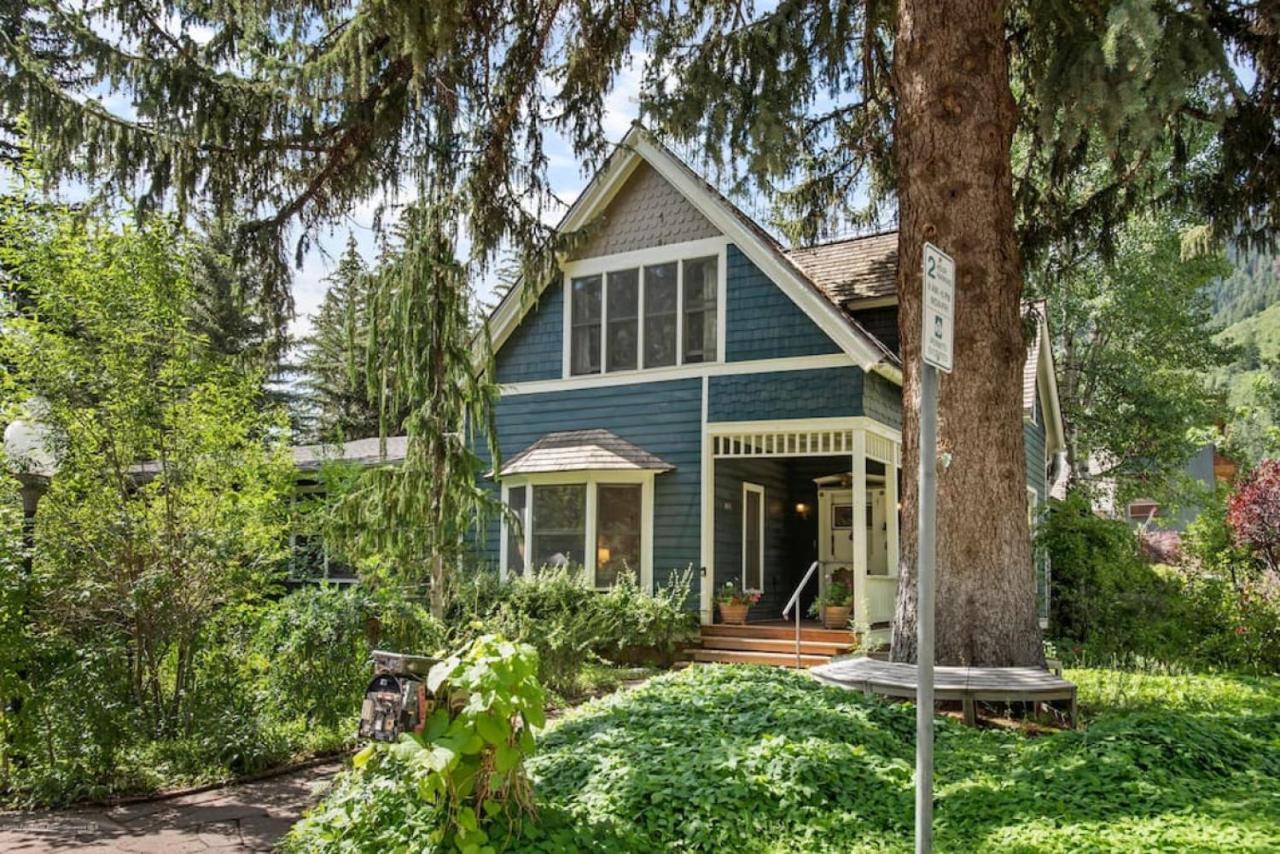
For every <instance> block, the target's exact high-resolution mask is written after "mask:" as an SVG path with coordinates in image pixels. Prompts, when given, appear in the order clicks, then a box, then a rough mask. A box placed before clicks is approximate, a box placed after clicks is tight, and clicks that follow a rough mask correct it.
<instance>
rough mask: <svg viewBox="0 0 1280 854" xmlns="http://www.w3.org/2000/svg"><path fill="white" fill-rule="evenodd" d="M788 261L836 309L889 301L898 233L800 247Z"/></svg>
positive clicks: (894, 278)
mask: <svg viewBox="0 0 1280 854" xmlns="http://www.w3.org/2000/svg"><path fill="white" fill-rule="evenodd" d="M787 257H788V258H790V259H791V260H792V261H793V262H794V263H795V264H796V266H798V267H799V268H800V269H801V270H804V272H805V274H806V275H808V277H809V278H810V279H812V280H813V282H814V284H816V285H817V286H818V287H819V288H821V289H822V292H823V293H824V294H826V295H827V297H828V298H829V299H830V300H831V301H832V302H834V303H836V304H837V305H843V304H845V303H846V302H849V301H850V300H858V299H876V298H879V297H887V296H889V297H891V296H894V295H895V294H896V293H897V290H898V284H897V276H898V232H896V231H887V232H884V233H883V234H871V235H867V236H865V237H851V238H848V239H845V240H834V241H832V242H830V243H819V244H816V245H814V246H801V247H798V248H796V249H792V250H789V251H788V252H787Z"/></svg>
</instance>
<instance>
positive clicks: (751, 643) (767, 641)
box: [702, 635, 853, 658]
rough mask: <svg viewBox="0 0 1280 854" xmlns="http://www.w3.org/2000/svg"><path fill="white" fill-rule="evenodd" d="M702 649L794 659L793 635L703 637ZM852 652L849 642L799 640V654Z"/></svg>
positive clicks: (828, 654) (831, 654)
mask: <svg viewBox="0 0 1280 854" xmlns="http://www.w3.org/2000/svg"><path fill="white" fill-rule="evenodd" d="M702 648H703V649H728V650H744V651H747V652H781V653H787V654H790V655H791V656H792V657H793V658H794V657H795V653H796V640H795V636H794V635H793V636H792V637H789V638H755V637H752V638H743V637H737V636H736V635H719V636H717V635H711V636H708V637H703V639H702ZM852 650H853V643H852V641H849V640H846V641H845V642H844V643H827V642H823V641H811V640H804V639H803V638H801V640H800V652H801V653H802V654H808V655H825V656H827V657H830V656H833V655H841V654H843V653H846V652H851V651H852Z"/></svg>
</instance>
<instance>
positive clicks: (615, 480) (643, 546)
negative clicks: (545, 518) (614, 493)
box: [498, 470, 657, 592]
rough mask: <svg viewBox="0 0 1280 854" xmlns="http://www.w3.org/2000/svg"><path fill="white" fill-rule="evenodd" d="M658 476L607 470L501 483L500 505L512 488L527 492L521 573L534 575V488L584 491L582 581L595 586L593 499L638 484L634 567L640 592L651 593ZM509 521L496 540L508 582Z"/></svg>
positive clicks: (501, 574) (500, 565)
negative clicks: (616, 486) (637, 543)
mask: <svg viewBox="0 0 1280 854" xmlns="http://www.w3.org/2000/svg"><path fill="white" fill-rule="evenodd" d="M656 475H657V472H656V471H608V470H591V471H566V472H545V473H537V474H524V475H511V476H510V477H505V478H503V479H502V503H503V505H504V506H505V505H507V504H508V503H509V501H510V492H511V488H512V487H518V486H524V487H527V488H529V491H528V493H526V495H525V509H524V518H523V519H522V520H521V526H522V527H523V529H524V530H523V531H522V535H523V537H524V540H525V550H524V573H525V575H528V574H529V573H530V572H532V571H533V568H534V567H533V548H532V537H533V531H532V527H533V526H532V521H533V487H535V486H582V485H585V486H586V487H587V495H586V502H587V506H586V520H585V531H584V537H585V539H584V542H583V556H584V558H585V560H584V566H583V581H584V583H586V584H588V585H594V582H595V577H596V549H595V543H596V529H597V526H596V496H597V488H598V487H599V486H601V485H605V486H611V485H614V484H640V566H639V567H636V568H635V569H636V571H637V573H638V575H639V578H638V579H637V580H638V582H639V584H640V587H641V589H643V590H645V591H646V592H649V591H652V590H653V481H654V477H655V476H656ZM509 527H510V520H509V519H507V518H506V516H503V518H502V526H501V535H500V537H499V547H498V574H499V577H500V578H501V579H502V580H503V581H506V580H507V558H508V553H507V541H508V539H509V537H508V529H509ZM595 589H597V590H607V589H609V588H607V587H597V588H595Z"/></svg>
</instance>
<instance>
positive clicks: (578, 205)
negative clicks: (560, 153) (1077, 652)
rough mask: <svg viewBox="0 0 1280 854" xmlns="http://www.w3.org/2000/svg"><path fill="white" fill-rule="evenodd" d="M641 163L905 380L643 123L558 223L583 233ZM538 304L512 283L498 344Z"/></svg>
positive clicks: (819, 315) (853, 347)
mask: <svg viewBox="0 0 1280 854" xmlns="http://www.w3.org/2000/svg"><path fill="white" fill-rule="evenodd" d="M641 162H645V163H648V164H649V165H650V166H651V167H652V168H653V169H654V170H655V171H656V172H658V174H659V175H661V176H662V177H663V178H664V179H665V180H666V181H667V182H668V183H670V184H671V185H672V186H673V187H675V188H676V189H677V190H678V191H679V192H680V193H682V194H683V195H684V197H685V198H686V199H688V201H689V203H690V204H692V205H693V206H694V207H695V208H696V209H697V210H698V212H699V213H701V214H702V215H703V216H704V217H706V218H707V220H709V221H710V222H711V223H712V224H713V225H714V226H715V227H716V228H718V229H719V230H720V232H721V233H722V234H724V235H725V237H727V238H728V239H729V241H730V242H732V243H733V244H734V245H735V246H737V248H738V250H739V251H741V252H742V253H743V254H744V255H746V256H747V257H748V258H749V259H750V260H751V262H752V263H753V264H755V265H756V266H757V267H759V268H760V269H761V270H762V271H763V272H764V273H765V274H766V275H768V276H769V278H770V279H772V280H773V282H774V283H775V284H776V285H777V286H778V287H779V288H781V289H782V291H783V292H784V293H786V294H787V295H788V296H789V297H791V299H792V300H793V301H794V302H795V304H796V305H797V306H799V308H800V309H801V310H802V311H804V312H805V314H807V315H808V316H809V318H810V319H811V320H813V322H814V323H815V324H816V325H817V326H818V328H820V329H821V330H822V331H823V332H825V333H826V334H827V335H828V336H829V337H830V338H831V339H832V340H833V341H835V342H836V344H837V345H838V346H839V347H840V348H841V350H843V351H844V352H845V353H846V354H848V355H849V356H850V357H851V358H852V359H853V360H854V361H855V362H856V363H857V364H858V365H859V366H861V367H862V369H863V370H866V371H877V372H879V373H881V374H884V375H885V376H887V377H889V378H890V379H892V380H893V381H895V382H899V383H900V382H901V381H902V372H901V369H900V367H899V362H898V357H897V355H896V354H895V353H893V352H892V351H891V350H890V349H889V348H888V347H886V346H885V345H884V344H883V343H882V342H881V341H879V340H878V339H877V338H876V337H875V336H873V335H871V334H870V333H869V332H867V331H866V330H865V329H863V328H862V326H861V325H859V324H858V322H857V321H856V320H854V319H853V318H852V317H851V316H849V314H848V313H846V312H845V311H844V310H843V309H842V308H841V307H840V306H839V305H838V304H837V303H834V302H832V300H831V299H830V298H829V297H828V296H827V294H826V293H825V292H824V291H823V290H822V288H821V287H819V286H818V284H817V283H815V282H814V281H813V280H812V279H811V278H810V277H809V276H808V275H807V274H806V273H805V272H804V271H803V270H802V269H801V268H800V267H799V266H798V265H797V264H796V263H795V262H794V261H792V260H791V259H789V258H788V257H787V254H786V252H785V251H784V250H783V248H782V246H781V245H780V244H779V243H778V242H777V241H776V240H774V239H773V237H771V236H770V235H769V233H768V232H766V231H765V230H764V229H763V228H761V227H760V226H759V225H758V224H757V223H755V222H754V221H753V220H752V219H751V218H750V217H749V216H747V215H746V214H745V213H743V211H742V210H741V209H739V208H738V207H737V206H736V205H734V204H733V203H732V202H730V201H729V200H728V199H726V198H725V197H724V196H723V195H722V194H721V193H720V192H719V191H718V190H716V189H715V188H714V187H712V186H711V185H710V184H709V183H708V182H707V181H706V180H705V179H704V178H702V177H701V176H700V175H698V174H697V173H696V172H694V171H693V170H692V169H690V168H689V166H688V165H687V164H685V163H684V161H682V160H681V159H680V158H679V157H677V156H676V155H675V154H673V153H672V152H671V151H670V150H669V149H668V148H667V147H666V146H664V145H662V144H661V143H660V142H658V140H657V139H656V138H654V136H653V135H652V134H651V133H650V132H649V131H648V130H646V129H645V128H644V127H642V126H641V125H640V124H638V123H637V124H633V125H632V127H631V130H630V131H628V132H627V135H626V136H625V137H623V139H622V141H621V142H620V143H618V146H617V148H616V149H615V150H614V152H613V154H612V155H610V157H609V160H608V161H607V162H606V163H605V165H604V167H603V168H602V169H601V170H600V171H599V172H598V173H597V174H596V175H595V177H593V178H592V179H591V182H590V183H589V184H588V185H587V187H586V189H585V190H583V191H582V193H581V194H580V195H579V196H578V198H577V200H575V201H574V203H573V205H572V206H571V207H570V208H569V210H568V212H566V213H565V215H564V218H563V219H561V221H560V224H559V226H557V228H558V229H559V230H560V231H576V230H577V229H579V228H582V227H583V226H585V225H587V224H588V223H590V222H591V221H592V220H593V219H594V218H595V217H596V216H597V215H598V214H599V213H601V212H602V211H603V210H604V209H605V207H606V206H607V205H608V204H609V202H610V200H612V198H613V197H614V195H615V194H616V193H617V192H618V190H619V189H620V188H621V187H622V185H623V184H624V183H626V180H627V178H628V177H630V175H631V173H632V172H633V171H634V170H635V168H636V166H638V165H639V164H640V163H641ZM532 302H533V300H532V299H531V298H530V297H529V295H528V294H524V293H522V288H520V287H516V288H512V289H511V290H510V291H509V292H508V293H507V295H506V296H505V297H504V298H503V299H502V301H501V302H500V303H499V304H498V307H497V308H496V309H495V310H494V312H493V314H492V315H491V317H490V319H489V332H490V337H491V339H492V342H493V347H494V349H497V348H498V347H500V346H502V343H503V341H505V340H506V338H507V336H508V335H510V334H511V332H512V331H513V330H514V329H515V327H516V326H517V325H518V324H519V322H520V319H521V317H522V316H523V314H524V311H525V310H527V309H528V308H529V306H530V305H531V304H532Z"/></svg>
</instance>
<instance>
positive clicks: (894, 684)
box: [809, 657, 1076, 729]
mask: <svg viewBox="0 0 1280 854" xmlns="http://www.w3.org/2000/svg"><path fill="white" fill-rule="evenodd" d="M809 672H810V673H812V674H813V676H814V677H815V678H817V679H819V680H821V681H822V682H825V683H827V684H828V685H835V686H837V687H840V688H848V689H849V690H853V691H862V692H863V693H864V694H866V695H868V696H870V695H871V694H880V695H882V696H886V697H903V698H906V699H915V697H916V666H915V665H914V664H899V663H897V662H892V661H878V660H876V659H873V658H862V657H858V658H845V659H841V660H839V661H833V662H831V663H830V664H824V665H821V666H819V667H815V668H813V669H812V670H810V671H809ZM933 696H934V698H935V699H936V700H940V701H948V700H959V701H960V702H961V704H962V705H963V707H964V722H965V723H967V724H969V725H970V726H974V725H976V724H977V722H978V711H977V704H978V702H995V703H1000V702H1003V703H1052V702H1061V701H1067V702H1069V703H1070V710H1069V715H1070V721H1071V726H1072V728H1073V729H1074V728H1075V725H1076V686H1075V683H1073V682H1068V681H1067V680H1066V679H1063V678H1062V677H1061V676H1056V675H1054V674H1053V673H1050V672H1049V671H1047V670H1040V669H1038V668H1035V667H934V668H933Z"/></svg>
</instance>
